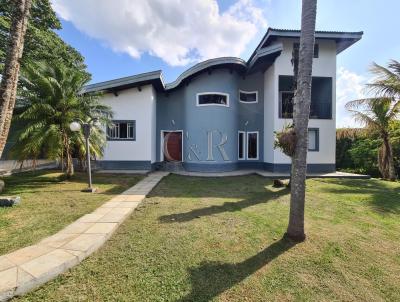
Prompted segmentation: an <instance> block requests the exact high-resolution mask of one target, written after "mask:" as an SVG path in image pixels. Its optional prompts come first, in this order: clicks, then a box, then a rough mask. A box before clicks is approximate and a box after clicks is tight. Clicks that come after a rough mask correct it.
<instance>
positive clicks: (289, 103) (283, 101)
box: [279, 91, 294, 118]
mask: <svg viewBox="0 0 400 302" xmlns="http://www.w3.org/2000/svg"><path fill="white" fill-rule="evenodd" d="M293 101H294V92H293V91H281V97H280V106H279V109H280V112H279V117H280V118H292V117H293Z"/></svg>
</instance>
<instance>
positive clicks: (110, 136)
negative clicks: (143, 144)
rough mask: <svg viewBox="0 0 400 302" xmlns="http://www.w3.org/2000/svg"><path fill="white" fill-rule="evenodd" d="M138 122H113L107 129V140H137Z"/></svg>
mask: <svg viewBox="0 0 400 302" xmlns="http://www.w3.org/2000/svg"><path fill="white" fill-rule="evenodd" d="M135 139H136V121H113V124H112V125H111V126H108V127H107V140H135Z"/></svg>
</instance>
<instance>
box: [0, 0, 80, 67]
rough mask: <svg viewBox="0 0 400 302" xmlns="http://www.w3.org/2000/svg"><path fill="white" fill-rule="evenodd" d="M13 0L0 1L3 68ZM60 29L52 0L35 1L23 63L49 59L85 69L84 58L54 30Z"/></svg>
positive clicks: (56, 62) (27, 33)
mask: <svg viewBox="0 0 400 302" xmlns="http://www.w3.org/2000/svg"><path fill="white" fill-rule="evenodd" d="M14 2H15V1H14V0H1V1H0V69H1V66H2V65H3V64H4V61H5V52H6V48H7V41H8V39H9V35H10V31H9V29H10V24H11V17H12V13H13V9H12V8H13V7H14ZM60 29H61V23H60V21H59V20H58V18H57V16H56V13H55V12H54V10H53V9H52V7H51V4H50V0H32V7H31V13H30V17H29V22H28V28H27V30H26V36H25V45H24V53H23V56H22V60H21V65H22V66H24V65H25V64H28V63H29V62H34V61H47V62H51V63H52V64H58V63H63V64H64V65H65V66H67V67H71V68H76V69H78V70H80V71H82V72H85V68H86V66H85V64H84V58H83V57H82V55H81V54H80V53H79V52H78V51H76V50H75V49H74V48H72V47H71V46H70V45H68V44H66V43H65V42H64V41H63V40H62V39H61V38H60V37H59V36H58V35H57V33H56V32H55V31H57V30H60Z"/></svg>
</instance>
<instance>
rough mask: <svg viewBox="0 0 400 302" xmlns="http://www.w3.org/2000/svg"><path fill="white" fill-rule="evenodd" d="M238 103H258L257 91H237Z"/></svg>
mask: <svg viewBox="0 0 400 302" xmlns="http://www.w3.org/2000/svg"><path fill="white" fill-rule="evenodd" d="M239 101H240V102H241V103H247V104H251V103H257V102H258V91H242V90H239Z"/></svg>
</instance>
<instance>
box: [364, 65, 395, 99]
mask: <svg viewBox="0 0 400 302" xmlns="http://www.w3.org/2000/svg"><path fill="white" fill-rule="evenodd" d="M371 72H372V73H373V74H374V75H375V76H376V78H375V79H374V81H373V82H372V83H369V84H367V88H368V89H369V90H370V92H373V93H375V94H376V96H377V97H387V98H393V101H394V102H399V101H400V62H398V61H396V60H391V61H390V62H389V64H388V67H387V68H386V67H383V66H381V65H378V64H376V63H373V65H372V68H371Z"/></svg>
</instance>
